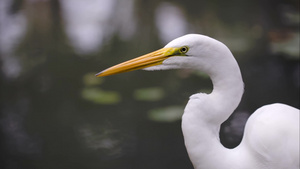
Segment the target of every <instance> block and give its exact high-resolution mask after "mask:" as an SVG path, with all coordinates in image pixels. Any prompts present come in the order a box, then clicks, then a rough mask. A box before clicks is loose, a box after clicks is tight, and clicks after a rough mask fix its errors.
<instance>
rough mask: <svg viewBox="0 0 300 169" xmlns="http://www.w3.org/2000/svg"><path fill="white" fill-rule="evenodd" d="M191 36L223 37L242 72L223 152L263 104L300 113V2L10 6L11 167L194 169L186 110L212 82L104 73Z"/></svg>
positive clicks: (5, 16)
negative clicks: (187, 143) (185, 133)
mask: <svg viewBox="0 0 300 169" xmlns="http://www.w3.org/2000/svg"><path fill="white" fill-rule="evenodd" d="M187 33H199V34H205V35H208V36H211V37H213V38H215V39H218V40H220V41H222V42H224V43H225V44H226V45H228V47H229V48H230V49H231V50H232V52H233V54H234V55H235V57H236V59H237V60H238V62H239V65H240V67H241V71H242V74H243V78H244V82H245V94H244V97H243V99H242V102H241V104H240V106H239V107H238V108H237V110H236V111H235V113H234V114H233V115H232V116H231V117H230V119H229V120H228V121H227V122H225V123H224V124H223V126H222V129H221V133H220V135H221V140H222V143H223V144H224V146H226V147H230V148H232V147H235V146H237V145H238V144H239V142H240V140H241V137H242V132H243V126H244V124H245V122H246V119H247V118H248V116H249V115H250V114H251V113H252V112H254V111H255V110H256V109H257V108H258V107H260V106H262V105H265V104H269V103H274V102H281V103H286V104H289V105H292V106H294V107H297V108H299V86H300V83H299V1H296V0H285V1H284V0H278V1H272V0H263V1H262V0H251V1H240V0H228V1H223V0H204V1H193V0H184V1H183V0H174V1H162V0H151V1H146V0H122V1H121V0H87V1H80V0H75V1H74V0H62V1H59V0H52V1H50V0H1V2H0V68H1V70H0V79H1V80H0V86H1V94H0V106H1V107H0V136H1V137H0V138H1V141H0V168H1V169H54V168H55V169H83V168H84V169H183V168H184V169H192V168H193V167H192V165H191V163H190V161H189V158H188V155H187V152H186V150H185V146H184V142H183V136H182V132H181V115H182V112H183V109H184V106H185V104H186V103H187V101H188V98H189V96H190V95H191V94H193V93H196V92H199V91H202V92H210V91H211V89H212V86H211V82H210V80H209V78H208V77H207V76H205V75H203V74H201V73H197V72H193V71H189V70H170V71H159V72H146V71H135V72H129V73H124V74H119V75H115V76H111V77H105V78H96V77H95V76H94V74H95V73H97V72H99V71H101V70H103V69H105V68H107V67H109V66H111V65H114V64H116V63H119V62H122V61H125V60H128V59H131V58H134V57H137V56H139V55H142V54H145V53H148V52H151V51H153V50H156V49H159V48H161V47H163V46H164V45H165V44H166V43H167V42H169V41H170V40H172V39H174V38H176V37H179V36H181V35H184V34H187Z"/></svg>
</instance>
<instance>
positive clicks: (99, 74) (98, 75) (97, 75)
mask: <svg viewBox="0 0 300 169" xmlns="http://www.w3.org/2000/svg"><path fill="white" fill-rule="evenodd" d="M102 72H103V71H101V72H99V73H97V74H95V76H96V77H100V76H101V74H102Z"/></svg>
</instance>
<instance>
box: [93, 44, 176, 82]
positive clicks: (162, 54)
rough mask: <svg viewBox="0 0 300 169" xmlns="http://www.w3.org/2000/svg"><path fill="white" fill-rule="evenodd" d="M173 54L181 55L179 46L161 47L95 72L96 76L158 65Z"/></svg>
mask: <svg viewBox="0 0 300 169" xmlns="http://www.w3.org/2000/svg"><path fill="white" fill-rule="evenodd" d="M175 55H181V54H180V50H179V48H162V49H159V50H157V51H154V52H151V53H149V54H146V55H143V56H140V57H138V58H135V59H131V60H128V61H126V62H123V63H120V64H118V65H115V66H112V67H110V68H108V69H105V70H104V71H102V72H99V73H97V74H96V76H97V77H100V76H109V75H114V74H118V73H124V72H129V71H133V70H138V69H143V68H146V67H151V66H156V65H160V64H162V62H163V61H164V60H165V59H167V58H168V57H170V56H175Z"/></svg>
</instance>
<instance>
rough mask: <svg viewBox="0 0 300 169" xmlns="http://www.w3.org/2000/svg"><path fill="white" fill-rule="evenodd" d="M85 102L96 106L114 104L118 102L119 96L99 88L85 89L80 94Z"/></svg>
mask: <svg viewBox="0 0 300 169" xmlns="http://www.w3.org/2000/svg"><path fill="white" fill-rule="evenodd" d="M81 95H82V97H83V98H84V99H86V100H89V101H92V102H94V103H97V104H116V103H118V102H120V100H121V96H120V95H119V93H117V92H115V91H104V90H101V89H99V88H85V89H83V90H82V93H81Z"/></svg>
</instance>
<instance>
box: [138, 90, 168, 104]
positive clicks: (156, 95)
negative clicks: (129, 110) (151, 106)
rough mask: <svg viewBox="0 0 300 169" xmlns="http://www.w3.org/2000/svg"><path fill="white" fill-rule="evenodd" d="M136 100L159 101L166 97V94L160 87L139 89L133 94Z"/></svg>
mask: <svg viewBox="0 0 300 169" xmlns="http://www.w3.org/2000/svg"><path fill="white" fill-rule="evenodd" d="M133 96H134V98H135V99H136V100H142V101H158V100H161V99H162V98H163V97H164V96H165V92H164V90H163V89H162V88H160V87H152V88H143V89H137V90H135V91H134V94H133Z"/></svg>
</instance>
